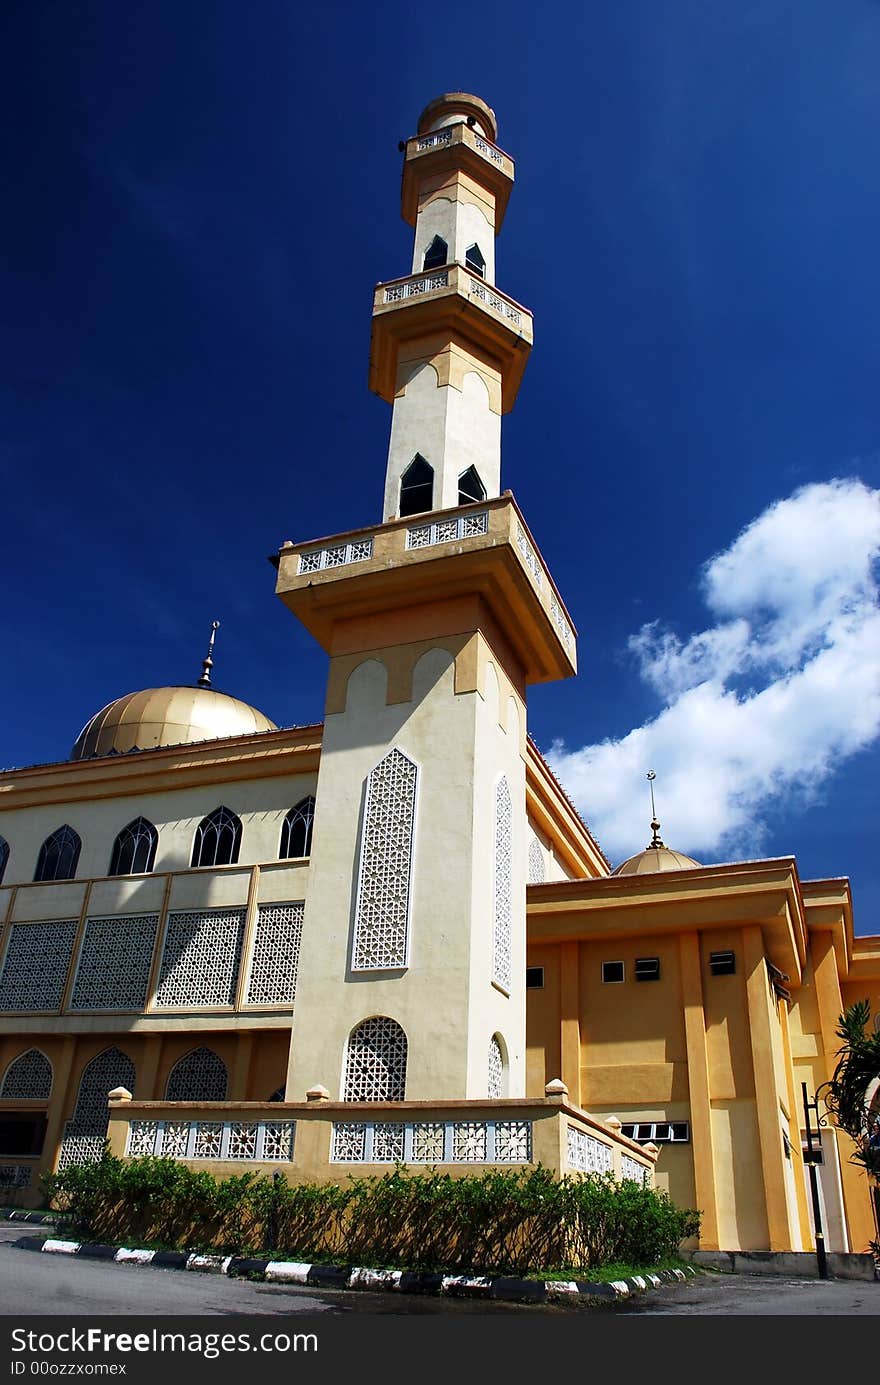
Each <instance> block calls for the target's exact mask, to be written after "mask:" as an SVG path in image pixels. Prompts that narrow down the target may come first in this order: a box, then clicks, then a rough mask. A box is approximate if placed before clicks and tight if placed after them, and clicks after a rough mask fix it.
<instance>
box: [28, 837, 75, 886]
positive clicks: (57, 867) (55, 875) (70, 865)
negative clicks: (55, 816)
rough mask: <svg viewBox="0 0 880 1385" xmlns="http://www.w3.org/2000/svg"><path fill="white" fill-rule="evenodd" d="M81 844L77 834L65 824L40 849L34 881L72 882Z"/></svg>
mask: <svg viewBox="0 0 880 1385" xmlns="http://www.w3.org/2000/svg"><path fill="white" fill-rule="evenodd" d="M81 846H82V842H81V841H80V839H79V834H78V833H77V832H74V830H73V828H72V827H68V826H67V823H65V824H64V826H63V827H59V828H58V830H57V831H56V832H53V833H52V835H51V837H47V838H46V840H45V841H44V842H43V845H42V846H41V847H40V854H39V856H38V857H37V869H36V870H35V871H34V880H72V879H73V877H74V876H75V875H76V866H77V862H78V861H79V853H80V848H81Z"/></svg>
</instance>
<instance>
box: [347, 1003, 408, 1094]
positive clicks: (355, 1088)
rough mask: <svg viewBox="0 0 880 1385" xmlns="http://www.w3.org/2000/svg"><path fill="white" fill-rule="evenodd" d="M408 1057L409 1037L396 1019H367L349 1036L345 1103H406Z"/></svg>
mask: <svg viewBox="0 0 880 1385" xmlns="http://www.w3.org/2000/svg"><path fill="white" fill-rule="evenodd" d="M406 1056H407V1043H406V1035H405V1034H404V1032H403V1030H402V1029H401V1027H400V1025H399V1024H397V1022H396V1021H395V1020H392V1019H389V1018H388V1017H387V1016H386V1015H374V1016H373V1017H372V1018H371V1019H368V1020H364V1022H363V1024H359V1025H358V1026H357V1028H356V1029H353V1030H352V1031H351V1034H350V1035H349V1037H348V1051H347V1053H346V1060H345V1083H344V1086H343V1096H342V1099H343V1101H403V1099H404V1092H405V1090H406Z"/></svg>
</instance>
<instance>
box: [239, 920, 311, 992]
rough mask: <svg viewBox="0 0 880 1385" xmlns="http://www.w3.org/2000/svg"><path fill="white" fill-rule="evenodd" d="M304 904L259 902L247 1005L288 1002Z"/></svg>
mask: <svg viewBox="0 0 880 1385" xmlns="http://www.w3.org/2000/svg"><path fill="white" fill-rule="evenodd" d="M304 910H305V904H304V903H303V901H302V900H297V901H296V902H295V903H293V904H261V905H260V906H259V908H258V910H257V926H256V929H255V933H254V948H253V955H252V958H251V974H250V977H249V978H248V987H247V1004H248V1005H292V1004H293V1002H294V999H295V997H296V976H297V969H298V967H299V948H300V942H301V940H302V926H303V912H304Z"/></svg>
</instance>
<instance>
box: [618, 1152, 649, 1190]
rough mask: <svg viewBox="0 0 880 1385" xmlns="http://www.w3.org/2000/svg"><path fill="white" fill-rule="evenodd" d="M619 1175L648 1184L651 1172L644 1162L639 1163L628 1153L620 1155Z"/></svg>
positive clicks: (635, 1181) (634, 1181)
mask: <svg viewBox="0 0 880 1385" xmlns="http://www.w3.org/2000/svg"><path fill="white" fill-rule="evenodd" d="M620 1176H621V1178H627V1179H629V1180H630V1182H632V1183H643V1184H648V1185H650V1182H651V1174H650V1171H649V1170H648V1169H646V1168H645V1166H644V1164H640V1163H639V1162H638V1161H637V1160H636V1159H632V1158H631V1157H630V1156H629V1155H628V1154H621V1156H620Z"/></svg>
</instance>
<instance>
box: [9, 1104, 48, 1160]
mask: <svg viewBox="0 0 880 1385" xmlns="http://www.w3.org/2000/svg"><path fill="white" fill-rule="evenodd" d="M45 1138H46V1117H45V1116H44V1115H39V1116H32V1115H30V1114H28V1113H25V1112H22V1113H21V1114H20V1115H19V1113H18V1112H17V1111H15V1112H14V1111H10V1112H9V1113H8V1114H7V1115H5V1116H3V1117H2V1118H0V1156H2V1157H6V1156H7V1155H10V1154H17V1155H19V1156H23V1157H24V1158H26V1159H27V1158H32V1157H33V1155H35V1154H42V1152H43V1140H44V1139H45Z"/></svg>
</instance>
